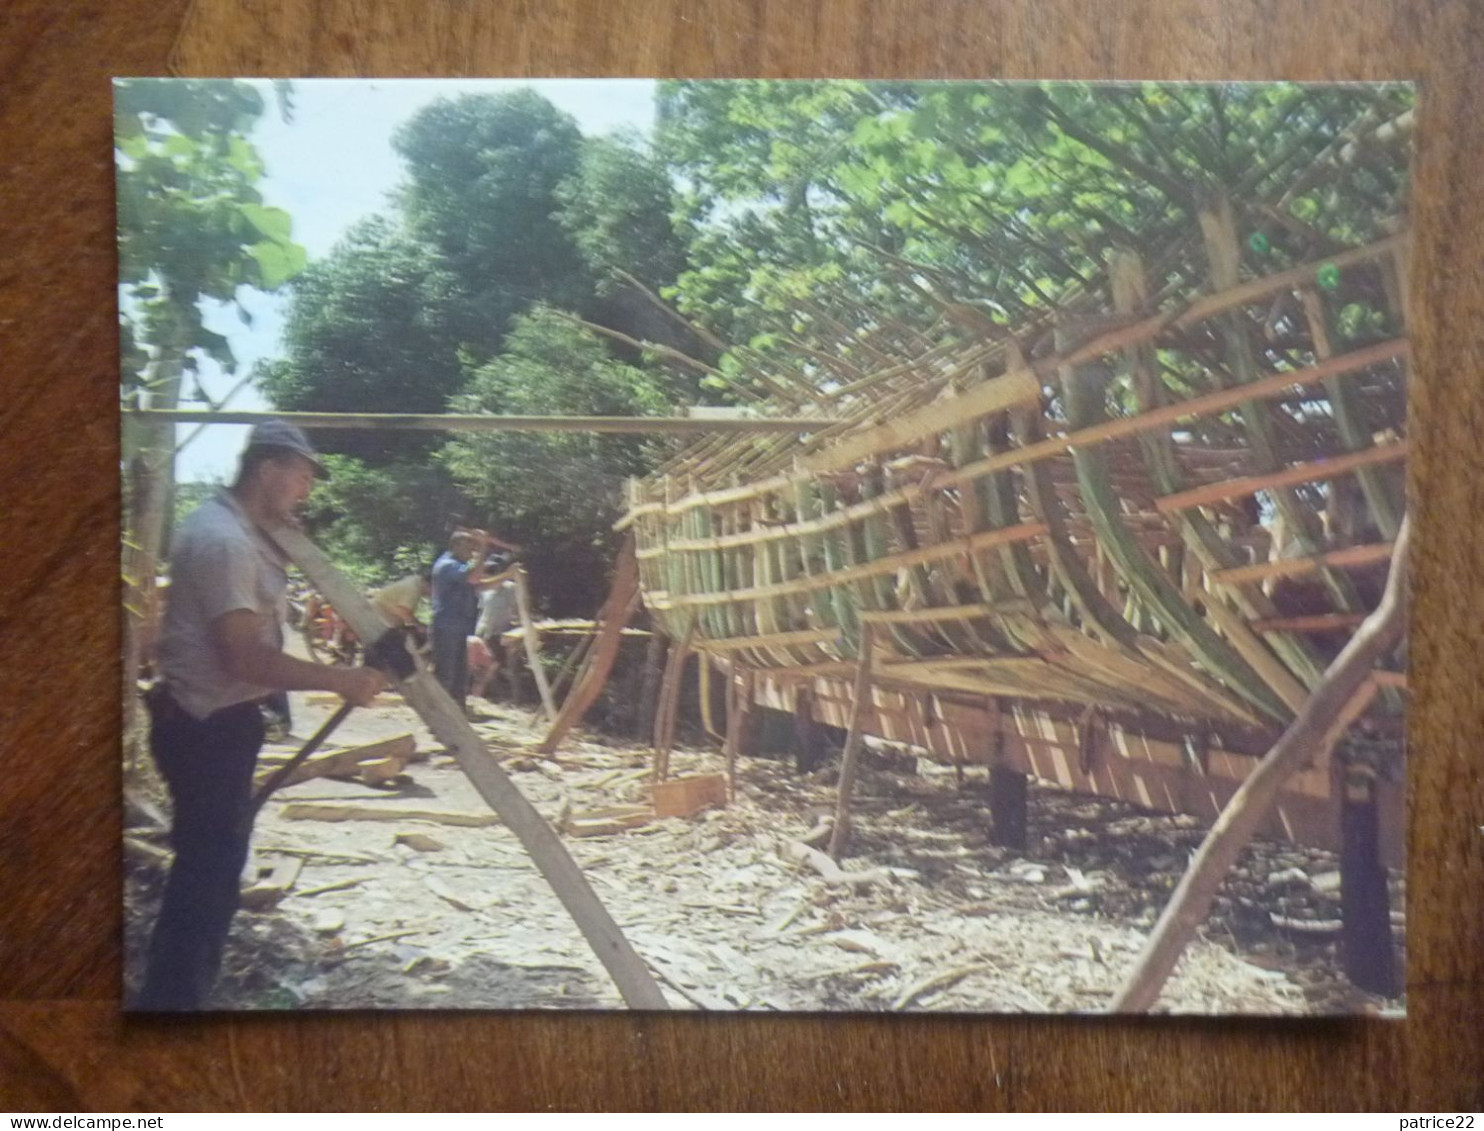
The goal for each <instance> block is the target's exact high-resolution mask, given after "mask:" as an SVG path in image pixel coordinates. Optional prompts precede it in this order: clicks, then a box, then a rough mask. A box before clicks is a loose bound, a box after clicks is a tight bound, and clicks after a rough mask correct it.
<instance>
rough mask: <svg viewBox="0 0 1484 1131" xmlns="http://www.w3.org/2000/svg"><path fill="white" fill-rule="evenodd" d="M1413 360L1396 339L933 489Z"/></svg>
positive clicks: (1003, 461) (1040, 448)
mask: <svg viewBox="0 0 1484 1131" xmlns="http://www.w3.org/2000/svg"><path fill="white" fill-rule="evenodd" d="M1410 354H1411V346H1410V344H1409V343H1408V342H1407V340H1406V339H1405V338H1391V339H1389V340H1387V341H1384V342H1377V343H1376V344H1375V345H1371V346H1366V347H1365V348H1363V349H1358V350H1354V351H1353V352H1351V353H1346V354H1340V355H1339V356H1338V357H1332V358H1330V359H1329V360H1328V361H1326V362H1322V363H1321V364H1319V365H1310V366H1308V367H1306V368H1304V369H1290V370H1288V371H1286V372H1284V373H1272V374H1269V375H1268V376H1266V377H1260V378H1258V379H1257V380H1256V381H1253V382H1252V383H1251V384H1250V385H1238V386H1234V387H1233V388H1230V389H1220V390H1218V391H1216V392H1214V393H1206V394H1205V395H1203V396H1199V397H1192V398H1190V399H1189V400H1185V401H1175V402H1173V403H1171V404H1166V405H1161V406H1160V407H1159V408H1156V409H1151V410H1150V411H1148V412H1141V413H1138V414H1137V415H1135V416H1125V417H1122V418H1120V419H1118V420H1110V421H1108V422H1106V423H1104V424H1096V425H1094V426H1092V427H1091V428H1082V429H1078V430H1077V431H1075V432H1064V433H1063V434H1062V435H1060V436H1053V437H1051V438H1050V439H1046V440H1042V441H1040V442H1039V443H1036V444H1028V445H1026V446H1025V447H1020V448H1011V449H1010V450H1009V451H1007V452H1001V453H999V454H998V455H994V456H990V457H988V458H986V459H982V460H976V461H975V462H973V463H970V464H965V465H964V466H963V467H961V468H959V469H958V470H956V471H954V472H951V473H949V474H947V475H940V476H938V477H937V478H936V479H935V480H934V481H933V485H934V486H935V487H946V486H957V485H960V484H963V483H967V482H969V481H971V480H974V479H978V478H979V477H980V476H981V475H987V474H988V473H989V472H991V471H998V470H1000V469H1001V468H1005V467H1015V466H1017V465H1022V464H1027V463H1034V462H1035V461H1037V460H1042V459H1046V458H1047V457H1049V456H1054V455H1059V454H1060V453H1062V452H1064V451H1067V450H1069V449H1071V448H1077V447H1089V446H1091V445H1093V444H1105V443H1107V442H1108V441H1109V440H1121V439H1123V438H1124V437H1126V436H1138V435H1140V434H1141V433H1144V432H1152V431H1154V430H1155V429H1157V428H1165V427H1168V426H1169V425H1171V424H1178V423H1179V422H1180V421H1182V420H1187V419H1189V418H1191V417H1196V416H1211V415H1214V414H1215V413H1218V412H1225V411H1227V410H1228V409H1232V408H1236V407H1237V406H1239V405H1240V404H1241V403H1242V402H1243V401H1249V400H1261V399H1263V398H1270V397H1276V396H1279V395H1280V394H1282V393H1286V392H1287V391H1288V390H1289V389H1297V388H1305V387H1307V386H1309V385H1317V384H1319V383H1320V382H1322V381H1324V380H1325V379H1326V378H1328V377H1338V376H1340V375H1342V374H1345V373H1354V372H1355V371H1357V370H1360V369H1366V368H1369V367H1370V366H1372V365H1379V364H1380V363H1381V362H1383V361H1391V360H1393V359H1396V358H1403V357H1408V356H1410Z"/></svg>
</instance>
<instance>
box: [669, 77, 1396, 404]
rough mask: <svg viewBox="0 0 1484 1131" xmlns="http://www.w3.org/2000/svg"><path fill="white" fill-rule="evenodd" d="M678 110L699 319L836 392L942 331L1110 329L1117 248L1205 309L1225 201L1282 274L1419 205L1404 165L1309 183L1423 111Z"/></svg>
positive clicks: (773, 92) (1001, 106) (1234, 103)
mask: <svg viewBox="0 0 1484 1131" xmlns="http://www.w3.org/2000/svg"><path fill="white" fill-rule="evenodd" d="M660 98H661V108H662V113H661V117H660V131H659V132H660V136H659V139H658V146H659V149H660V152H661V153H662V154H664V155H665V156H666V158H667V160H668V162H669V164H670V168H671V171H672V172H673V173H674V174H675V175H676V176H677V177H678V178H679V180H680V181H681V183H683V184H685V185H686V186H688V193H687V196H686V199H685V201H684V208H685V213H686V216H687V218H688V219H689V220H690V221H691V222H692V223H693V225H694V227H695V232H696V235H695V238H694V239H693V241H692V244H691V248H690V255H689V260H690V265H689V268H688V270H687V271H686V272H684V273H683V274H682V275H681V277H680V279H679V282H678V285H677V287H676V297H677V299H678V301H679V302H680V304H681V306H682V308H683V309H685V310H686V311H687V312H688V313H689V314H691V315H693V316H695V317H696V318H698V319H699V320H701V321H703V322H706V323H708V324H710V325H712V326H715V327H717V328H718V329H721V330H723V331H724V333H725V334H726V336H727V337H728V339H729V341H730V342H732V343H733V345H734V347H736V349H735V351H734V354H733V357H732V358H731V359H730V360H732V361H733V362H737V361H739V360H741V359H743V358H746V357H748V356H749V355H751V356H752V357H753V358H754V360H756V359H757V358H761V359H763V360H764V361H765V362H767V363H768V364H769V365H771V366H772V367H773V368H774V369H778V370H782V371H785V372H786V371H788V369H789V368H790V367H791V368H793V369H798V366H799V361H800V359H801V358H805V359H809V360H808V361H807V363H806V364H805V366H804V368H803V370H802V373H801V374H800V376H801V378H802V379H803V380H804V381H806V382H812V383H814V384H815V385H817V386H820V387H826V388H827V387H829V386H831V385H833V384H838V383H839V382H840V381H841V380H842V379H849V377H850V376H851V374H852V372H853V371H855V369H856V367H860V368H865V367H867V366H868V365H869V364H870V363H871V362H873V361H874V360H877V359H879V356H880V355H881V354H882V353H886V354H897V355H900V354H902V353H910V352H912V351H913V350H914V349H920V348H921V345H922V341H921V339H920V337H919V336H920V335H922V334H923V333H932V334H934V335H936V334H938V332H939V330H940V329H941V328H943V327H945V326H946V327H947V329H948V330H949V332H953V331H954V330H957V331H958V332H961V333H963V334H965V335H974V336H981V335H983V334H986V333H988V334H990V335H993V334H995V333H996V332H1001V333H1003V332H1006V331H1008V330H1009V329H1010V328H1011V327H1015V328H1017V330H1024V329H1025V328H1026V327H1027V326H1033V325H1034V324H1035V323H1036V322H1037V320H1039V319H1042V318H1044V317H1045V316H1047V315H1049V314H1051V313H1053V312H1056V311H1060V310H1066V309H1069V308H1072V307H1076V306H1078V305H1079V304H1086V305H1088V306H1096V307H1100V308H1101V309H1104V310H1106V309H1107V308H1108V307H1107V300H1108V295H1107V294H1106V278H1105V272H1104V263H1105V260H1106V257H1107V256H1108V254H1109V253H1110V252H1111V251H1113V250H1115V249H1118V248H1132V249H1137V250H1140V251H1141V252H1142V253H1143V254H1144V257H1145V260H1146V262H1147V263H1148V264H1149V265H1150V267H1151V269H1152V273H1153V274H1154V276H1155V279H1156V286H1157V287H1158V288H1162V290H1163V292H1164V293H1165V294H1166V295H1167V296H1168V295H1170V294H1180V293H1184V294H1186V295H1192V296H1193V295H1194V294H1196V293H1198V292H1199V291H1200V290H1201V289H1202V288H1204V287H1205V286H1206V283H1207V269H1208V265H1207V264H1206V263H1205V261H1204V259H1203V257H1202V256H1201V255H1199V254H1195V253H1193V252H1192V250H1191V249H1192V241H1191V240H1190V239H1189V237H1190V235H1191V232H1192V231H1194V230H1196V225H1197V219H1196V217H1197V213H1198V212H1199V210H1200V209H1201V208H1202V207H1203V206H1205V205H1207V204H1209V203H1210V202H1211V201H1212V200H1214V199H1215V197H1216V196H1217V195H1218V194H1225V195H1228V196H1230V197H1231V198H1233V199H1234V200H1235V201H1236V203H1237V205H1238V207H1239V209H1240V210H1241V214H1240V215H1239V224H1240V225H1241V227H1242V229H1243V234H1244V235H1247V234H1252V233H1260V234H1261V235H1262V237H1263V239H1262V240H1261V241H1259V246H1261V247H1262V248H1263V249H1264V250H1263V251H1262V252H1261V253H1259V252H1257V251H1256V250H1254V251H1253V252H1252V254H1253V256H1254V257H1255V256H1257V255H1258V254H1261V255H1262V257H1263V259H1264V262H1263V264H1262V267H1263V268H1264V269H1276V268H1281V267H1283V266H1286V265H1289V264H1294V263H1299V262H1304V261H1308V260H1312V259H1315V258H1319V257H1322V256H1324V255H1327V254H1331V253H1333V252H1334V251H1336V250H1338V249H1340V248H1343V247H1346V246H1353V245H1354V244H1356V243H1360V242H1364V241H1366V240H1369V239H1373V238H1376V237H1377V236H1378V235H1380V234H1381V232H1380V229H1379V226H1378V224H1379V221H1380V219H1381V218H1383V217H1385V216H1387V215H1389V214H1394V213H1395V212H1397V211H1399V210H1400V208H1401V202H1402V195H1403V192H1404V188H1405V180H1406V162H1405V157H1404V156H1399V155H1398V154H1397V153H1395V152H1392V153H1381V154H1380V155H1379V156H1375V155H1368V157H1367V159H1365V160H1358V161H1353V162H1351V163H1349V164H1346V163H1344V162H1343V161H1338V160H1336V162H1335V164H1334V168H1333V169H1332V170H1331V171H1330V172H1331V173H1332V175H1327V176H1323V177H1318V178H1315V179H1313V180H1312V181H1311V182H1310V183H1308V184H1307V185H1304V184H1303V179H1302V174H1303V171H1304V170H1305V169H1306V168H1307V167H1309V166H1311V165H1313V164H1315V163H1316V162H1320V163H1322V162H1323V161H1324V160H1325V159H1326V157H1336V155H1339V156H1343V154H1342V148H1343V143H1344V142H1345V141H1346V140H1347V139H1349V138H1354V137H1362V136H1363V134H1364V131H1365V129H1366V128H1368V127H1375V126H1377V125H1379V124H1381V123H1385V122H1387V121H1389V120H1391V119H1393V118H1394V117H1396V116H1397V115H1400V114H1401V113H1403V112H1404V111H1405V110H1406V109H1407V108H1408V107H1409V105H1410V99H1411V94H1410V91H1409V90H1408V89H1407V88H1404V87H1383V88H1378V89H1359V88H1331V89H1315V88H1301V87H1297V86H1289V85H1264V86H1240V85H1227V86H1211V87H1194V86H1181V85H1176V84H1144V85H1127V86H1121V87H1091V86H1086V85H1081V84H1043V85H1018V86H1008V85H993V84H938V83H921V84H887V85H869V86H868V85H865V84H861V83H851V82H810V83H786V82H772V83H721V84H712V83H699V82H671V83H665V84H662V85H661V93H660ZM1296 181H1297V182H1298V183H1299V184H1300V185H1301V186H1302V188H1301V191H1298V192H1294V191H1292V190H1293V187H1294V185H1295V182H1296ZM1194 247H1195V248H1196V249H1197V251H1198V248H1199V244H1198V241H1197V242H1196V243H1195V244H1194ZM1254 266H1256V265H1255V264H1254ZM1359 285H1361V287H1362V290H1364V286H1363V280H1362V281H1361V284H1359ZM1336 297H1337V299H1338V298H1339V297H1340V296H1336ZM1349 297H1350V298H1352V299H1356V298H1365V296H1364V295H1362V294H1355V295H1351V296H1349ZM1374 299H1375V296H1374V295H1373V294H1372V295H1370V296H1369V298H1366V299H1365V303H1364V305H1366V309H1367V310H1369V311H1371V312H1375V311H1376V309H1377V307H1376V305H1375V302H1374ZM1345 325H1346V326H1354V327H1366V326H1370V325H1372V322H1370V321H1368V320H1367V318H1366V317H1363V316H1362V314H1360V313H1352V314H1351V315H1350V316H1348V318H1347V320H1346V322H1345ZM765 367H766V366H760V365H758V364H756V363H755V364H753V365H752V366H751V367H750V369H751V370H752V371H753V372H755V371H756V370H757V369H759V368H765ZM723 368H724V369H727V370H728V371H729V372H731V373H733V374H735V375H736V379H737V380H739V381H746V380H747V379H748V378H747V376H746V374H745V369H744V367H742V366H740V365H737V364H733V365H731V366H727V365H724V366H723Z"/></svg>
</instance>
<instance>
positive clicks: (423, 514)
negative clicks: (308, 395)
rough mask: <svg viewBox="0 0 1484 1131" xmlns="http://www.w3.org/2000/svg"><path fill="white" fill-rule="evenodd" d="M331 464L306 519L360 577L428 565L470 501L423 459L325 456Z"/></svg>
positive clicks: (371, 578)
mask: <svg viewBox="0 0 1484 1131" xmlns="http://www.w3.org/2000/svg"><path fill="white" fill-rule="evenodd" d="M325 463H326V466H327V467H328V468H329V471H330V478H329V480H328V481H327V482H325V483H322V484H320V486H319V488H318V489H317V490H316V491H315V492H314V494H313V496H311V499H310V505H309V508H308V511H307V513H306V515H305V523H306V525H307V526H308V528H309V530H310V531H311V532H312V533H313V534H314V536H315V538H316V539H318V540H320V541H321V542H322V543H323V544H324V546H325V548H326V549H327V550H328V551H329V552H330V553H331V554H332V555H333V556H334V557H335V559H336V560H337V561H339V562H341V563H342V564H345V565H348V566H351V567H353V568H355V569H356V571H357V573H358V574H359V576H360V577H361V578H362V580H364V581H366V582H368V583H372V582H384V581H387V580H390V579H392V578H394V577H396V576H402V575H405V574H407V573H413V572H417V571H418V570H420V569H423V568H426V567H427V566H429V565H431V564H432V562H433V559H434V558H435V557H436V556H437V554H438V553H439V552H441V550H442V547H443V544H444V542H445V540H446V537H447V533H448V529H449V526H450V525H451V523H452V521H454V520H457V519H460V518H462V516H463V515H464V513H465V512H466V511H467V508H468V503H467V501H466V500H465V499H464V497H463V496H462V495H461V494H460V493H459V491H458V489H457V488H456V487H455V486H454V484H453V481H452V480H451V478H450V477H449V475H448V473H447V471H446V470H445V469H444V468H443V467H442V466H440V465H438V464H436V463H433V462H431V461H430V460H428V459H426V458H422V459H407V460H399V461H395V462H390V463H385V464H380V465H373V464H369V463H367V462H365V461H362V460H359V459H355V458H354V457H351V456H344V455H330V456H326V457H325Z"/></svg>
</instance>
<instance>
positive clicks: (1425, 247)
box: [0, 0, 1484, 1113]
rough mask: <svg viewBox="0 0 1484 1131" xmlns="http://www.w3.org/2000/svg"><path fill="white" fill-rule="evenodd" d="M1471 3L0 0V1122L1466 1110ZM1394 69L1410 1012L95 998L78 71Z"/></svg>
mask: <svg viewBox="0 0 1484 1131" xmlns="http://www.w3.org/2000/svg"><path fill="white" fill-rule="evenodd" d="M1481 32H1484V5H1477V4H1476V5H1471V4H1468V3H1463V2H1457V3H1420V2H1418V3H1413V2H1409V0H1391V2H1389V3H1388V2H1385V0H1334V2H1311V0H1281V2H1274V0H1266V2H1256V0H1211V2H1199V3H1198V2H1183V3H1182V2H1180V0H1164V2H1158V0H1145V2H1133V0H1129V2H1126V3H1114V2H1106V3H1097V2H1088V3H1073V2H1071V0H1039V2H1036V0H1031V2H1017V3H995V2H993V0H875V2H873V0H854V2H847V0H838V2H830V0H711V2H707V0H651V2H648V3H646V2H643V0H505V2H496V0H486V2H480V0H424V2H420V3H408V2H407V0H339V2H330V0H326V2H323V3H315V2H312V0H199V2H197V3H194V4H191V3H188V2H187V0H73V2H71V3H68V4H56V3H53V2H51V0H7V2H6V3H5V4H4V5H3V7H0V33H3V34H0V137H3V141H4V146H3V166H0V231H3V232H4V236H5V238H4V241H3V244H0V380H3V386H4V390H5V397H4V400H3V401H0V515H3V516H4V520H5V521H4V530H5V534H4V537H3V538H0V579H3V581H0V586H3V588H0V592H3V593H4V596H5V600H4V604H3V607H0V669H3V670H4V672H5V677H6V678H5V680H4V682H3V691H0V791H3V794H0V795H3V798H4V808H3V811H0V909H3V910H0V1109H10V1110H17V1109H18V1110H40V1111H53V1112H59V1113H65V1112H68V1111H86V1110H109V1111H125V1112H127V1111H131V1110H132V1111H140V1112H150V1111H171V1110H199V1109H206V1110H232V1109H237V1110H258V1111H268V1110H315V1109H337V1110H377V1109H381V1110H387V1109H391V1110H408V1109H414V1110H416V1109H443V1108H472V1109H500V1108H522V1109H524V1108H536V1109H543V1108H548V1107H554V1108H559V1109H560V1108H590V1109H591V1108H607V1109H611V1108H624V1109H674V1108H706V1109H712V1108H722V1109H758V1108H762V1109H779V1108H805V1109H818V1108H870V1109H901V1108H914V1109H920V1108H977V1109H987V1110H999V1109H1020V1110H1025V1109H1043V1108H1070V1109H1103V1110H1120V1109H1128V1108H1146V1109H1147V1108H1169V1107H1183V1108H1205V1107H1212V1108H1225V1109H1243V1108H1252V1109H1264V1108H1279V1109H1294V1108H1314V1109H1378V1110H1393V1111H1406V1110H1411V1111H1447V1110H1450V1109H1463V1110H1479V1109H1480V1108H1481V1107H1484V1042H1481V1039H1480V1033H1481V1031H1484V835H1481V832H1480V829H1479V826H1480V825H1481V824H1484V784H1481V774H1480V769H1479V767H1480V763H1481V756H1484V755H1481V737H1484V693H1481V688H1480V683H1479V676H1480V659H1481V657H1484V623H1481V616H1480V612H1479V610H1481V609H1484V536H1480V534H1479V532H1478V529H1477V525H1476V523H1477V521H1478V519H1479V516H1480V513H1481V511H1484V462H1481V459H1480V455H1479V453H1480V448H1481V435H1480V432H1481V429H1484V358H1481V349H1480V335H1479V329H1480V325H1481V321H1480V316H1481V303H1484V281H1481V267H1480V264H1481V262H1484V224H1481V220H1484V192H1481V186H1484V98H1481V95H1484V66H1480V65H1479V60H1480V54H1481V51H1484V35H1481ZM166 73H178V74H186V75H254V74H258V75H287V76H297V75H434V74H443V75H488V76H520V75H528V76H551V75H584V76H588V75H639V76H652V75H661V76H664V75H681V76H765V77H804V76H819V75H839V76H846V75H849V76H866V77H881V78H887V77H900V78H912V77H957V78H1062V77H1075V78H1084V79H1112V78H1128V77H1136V78H1203V79H1218V78H1249V79H1280V78H1281V79H1304V80H1319V79H1342V78H1344V79H1420V80H1421V81H1422V83H1423V99H1422V111H1421V115H1422V120H1421V130H1420V145H1419V158H1418V166H1417V171H1416V180H1415V194H1414V201H1415V208H1414V214H1415V232H1416V245H1415V252H1414V255H1413V262H1414V265H1415V268H1416V270H1417V277H1416V278H1415V279H1414V280H1413V287H1414V291H1413V295H1414V307H1415V308H1416V310H1417V312H1418V314H1419V317H1418V318H1417V320H1416V327H1415V333H1414V338H1413V341H1414V343H1415V358H1416V373H1417V383H1416V385H1415V395H1414V402H1413V403H1414V406H1415V417H1414V425H1413V430H1412V437H1413V452H1414V455H1413V459H1412V466H1413V471H1414V476H1415V478H1414V499H1415V502H1414V507H1415V513H1416V515H1417V520H1418V536H1419V537H1418V541H1419V542H1420V547H1421V548H1420V550H1419V551H1418V557H1417V562H1416V569H1415V574H1416V583H1415V603H1414V606H1413V614H1414V624H1415V628H1414V633H1413V640H1414V643H1413V645H1412V661H1413V665H1414V667H1413V684H1414V687H1415V692H1414V703H1413V724H1412V729H1411V740H1412V745H1411V758H1412V761H1411V769H1410V773H1411V799H1410V813H1411V830H1410V839H1409V851H1410V859H1411V864H1410V873H1409V877H1408V879H1409V884H1408V887H1409V905H1408V909H1407V910H1408V923H1409V931H1408V934H1409V947H1410V968H1409V970H1408V978H1407V988H1408V1001H1409V1006H1410V1016H1409V1017H1408V1019H1407V1020H1406V1021H1405V1022H1382V1021H1374V1020H1371V1021H1366V1020H1294V1021H1281V1022H1280V1021H1259V1020H1250V1021H1223V1022H1215V1021H1213V1022H1204V1021H1198V1020H1174V1021H1172V1020H1163V1019H1134V1020H1126V1019H1125V1020H1114V1019H1102V1018H1087V1019H1075V1018H1033V1017H1008V1018H962V1017H924V1016H914V1017H898V1016H893V1017H875V1016H857V1017H851V1018H844V1017H819V1016H801V1017H785V1016H766V1017H763V1016H741V1017H726V1016H697V1015H688V1016H622V1015H592V1014H583V1015H567V1014H563V1015H529V1016H526V1015H516V1014H480V1015H473V1016H467V1015H466V1016H460V1015H438V1014H406V1015H392V1014H380V1015H371V1014H358V1015H351V1016H294V1015H275V1016H241V1017H219V1018H207V1019H190V1020H172V1021H150V1020H138V1019H126V1018H124V1017H122V1016H121V1015H120V1012H119V1008H118V995H119V983H120V948H119V918H120V910H119V850H118V843H119V831H120V814H119V802H118V799H119V768H118V757H117V753H116V751H117V746H118V724H117V718H118V702H117V699H118V690H117V689H118V686H119V677H118V670H119V669H118V654H119V632H118V624H117V621H118V613H117V611H116V610H117V603H118V580H117V576H118V570H117V562H118V474H117V467H118V439H117V433H118V420H117V415H116V405H117V401H116V393H115V389H116V368H117V331H116V325H117V323H116V316H115V310H114V301H115V260H114V251H113V218H114V213H113V174H112V148H111V144H110V127H111V119H110V106H109V98H110V92H109V85H108V80H109V78H110V76H112V75H117V74H125V75H130V74H133V75H140V74H166Z"/></svg>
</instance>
